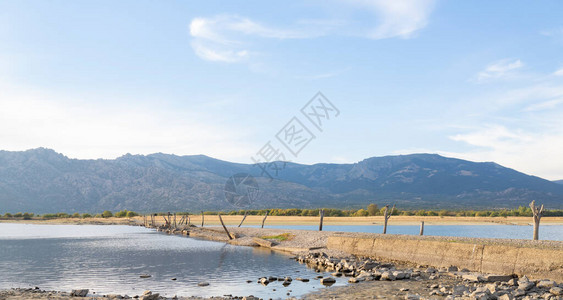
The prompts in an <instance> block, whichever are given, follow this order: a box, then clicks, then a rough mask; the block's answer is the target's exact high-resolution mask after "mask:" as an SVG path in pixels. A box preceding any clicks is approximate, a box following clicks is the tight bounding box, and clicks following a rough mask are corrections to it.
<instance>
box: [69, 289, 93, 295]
mask: <svg viewBox="0 0 563 300" xmlns="http://www.w3.org/2000/svg"><path fill="white" fill-rule="evenodd" d="M89 291H90V290H88V289H79V290H72V292H70V295H71V296H73V297H86V296H87V295H88V292H89Z"/></svg>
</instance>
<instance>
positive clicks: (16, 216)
mask: <svg viewBox="0 0 563 300" xmlns="http://www.w3.org/2000/svg"><path fill="white" fill-rule="evenodd" d="M21 217H23V214H22V213H21V212H19V213H17V214H15V215H14V218H21Z"/></svg>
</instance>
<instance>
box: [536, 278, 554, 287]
mask: <svg viewBox="0 0 563 300" xmlns="http://www.w3.org/2000/svg"><path fill="white" fill-rule="evenodd" d="M555 285H556V283H555V281H553V280H540V281H539V282H538V284H537V285H536V286H537V287H539V288H552V287H554V286H555Z"/></svg>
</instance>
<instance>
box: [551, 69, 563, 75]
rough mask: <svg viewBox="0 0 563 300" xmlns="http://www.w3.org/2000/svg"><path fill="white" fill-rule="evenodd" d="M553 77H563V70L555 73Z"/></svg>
mask: <svg viewBox="0 0 563 300" xmlns="http://www.w3.org/2000/svg"><path fill="white" fill-rule="evenodd" d="M553 75H555V76H563V68H561V69H559V70H557V71H555V72H553Z"/></svg>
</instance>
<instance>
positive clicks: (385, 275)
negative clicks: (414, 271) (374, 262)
mask: <svg viewBox="0 0 563 300" xmlns="http://www.w3.org/2000/svg"><path fill="white" fill-rule="evenodd" d="M395 279H396V277H395V275H393V274H392V273H391V272H383V274H381V278H380V279H379V280H391V281H392V280H395Z"/></svg>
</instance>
